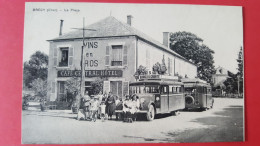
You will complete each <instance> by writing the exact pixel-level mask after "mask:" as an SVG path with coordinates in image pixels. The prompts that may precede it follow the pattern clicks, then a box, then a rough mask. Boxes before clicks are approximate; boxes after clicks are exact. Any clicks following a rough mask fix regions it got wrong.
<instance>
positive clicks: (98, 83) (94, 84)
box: [90, 79, 103, 95]
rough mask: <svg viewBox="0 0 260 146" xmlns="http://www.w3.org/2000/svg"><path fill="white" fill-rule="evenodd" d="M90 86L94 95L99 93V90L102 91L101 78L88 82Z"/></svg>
mask: <svg viewBox="0 0 260 146" xmlns="http://www.w3.org/2000/svg"><path fill="white" fill-rule="evenodd" d="M90 85H91V87H92V92H93V94H94V95H97V94H99V93H100V91H103V80H102V79H96V80H95V81H93V82H91V83H90Z"/></svg>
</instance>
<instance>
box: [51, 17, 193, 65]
mask: <svg viewBox="0 0 260 146" xmlns="http://www.w3.org/2000/svg"><path fill="white" fill-rule="evenodd" d="M86 28H87V29H95V30H96V31H85V38H86V39H88V38H101V37H119V36H137V37H139V38H141V39H143V40H145V41H148V42H149V43H151V44H153V45H155V46H158V47H160V48H161V49H163V50H165V51H167V52H169V53H171V54H173V55H174V56H177V57H179V58H182V59H183V60H185V61H186V62H189V63H191V64H194V63H192V62H190V61H188V60H187V59H185V58H184V57H182V56H181V55H179V54H178V53H176V52H174V51H172V50H171V49H169V48H167V47H166V46H164V45H163V44H161V43H160V42H158V41H156V40H154V39H153V38H151V37H149V36H147V35H146V34H144V33H142V32H141V31H139V30H137V29H135V28H133V27H131V26H130V25H128V24H126V23H123V22H121V21H119V20H117V19H116V18H114V17H113V16H109V17H107V18H105V19H102V20H100V21H98V22H96V23H93V24H91V25H89V26H87V27H86ZM82 38H83V32H82V30H75V31H72V32H69V33H65V34H63V35H61V36H59V37H56V38H54V39H51V40H48V41H62V40H68V39H82Z"/></svg>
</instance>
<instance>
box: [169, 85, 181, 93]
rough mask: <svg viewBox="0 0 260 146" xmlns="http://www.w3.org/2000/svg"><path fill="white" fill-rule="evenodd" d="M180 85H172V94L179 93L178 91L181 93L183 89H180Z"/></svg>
mask: <svg viewBox="0 0 260 146" xmlns="http://www.w3.org/2000/svg"><path fill="white" fill-rule="evenodd" d="M182 88H183V87H182V86H173V87H172V93H173V94H179V93H182V92H183V91H182Z"/></svg>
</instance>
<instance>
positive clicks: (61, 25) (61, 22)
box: [59, 19, 63, 36]
mask: <svg viewBox="0 0 260 146" xmlns="http://www.w3.org/2000/svg"><path fill="white" fill-rule="evenodd" d="M62 27H63V20H62V19H61V20H60V34H59V36H61V35H62Z"/></svg>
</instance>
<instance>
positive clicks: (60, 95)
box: [57, 81, 66, 101]
mask: <svg viewBox="0 0 260 146" xmlns="http://www.w3.org/2000/svg"><path fill="white" fill-rule="evenodd" d="M64 85H65V81H58V90H57V91H58V92H57V101H66V93H65V86H64Z"/></svg>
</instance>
